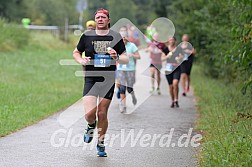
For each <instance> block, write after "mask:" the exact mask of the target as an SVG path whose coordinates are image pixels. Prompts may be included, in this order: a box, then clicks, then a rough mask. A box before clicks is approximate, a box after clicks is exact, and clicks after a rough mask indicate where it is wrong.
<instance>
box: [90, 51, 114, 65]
mask: <svg viewBox="0 0 252 167" xmlns="http://www.w3.org/2000/svg"><path fill="white" fill-rule="evenodd" d="M94 56H95V57H94V67H110V63H111V57H110V55H103V54H95V55H94Z"/></svg>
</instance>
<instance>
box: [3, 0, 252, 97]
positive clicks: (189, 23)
mask: <svg viewBox="0 0 252 167" xmlns="http://www.w3.org/2000/svg"><path fill="white" fill-rule="evenodd" d="M77 2H78V0H60V1H55V0H43V1H41V0H8V1H6V0H0V16H1V17H2V18H4V19H6V20H7V21H10V22H16V23H21V19H22V18H24V17H27V18H30V19H31V22H32V24H35V25H59V26H60V25H64V20H65V18H66V17H67V18H68V19H69V24H78V20H79V13H78V12H77V10H76V4H77ZM101 7H103V8H107V9H109V11H110V15H111V23H112V24H113V23H115V22H116V21H117V20H118V19H120V18H122V17H124V18H128V19H129V20H131V21H132V22H133V23H134V24H135V25H137V26H138V28H139V29H140V30H142V31H144V30H145V28H146V26H147V25H148V24H150V23H151V22H152V21H153V20H154V19H155V18H158V17H160V16H163V17H168V18H169V19H170V20H172V21H173V23H174V25H175V27H176V34H175V35H176V36H177V37H179V38H180V37H181V35H182V34H184V33H187V34H189V35H190V36H191V42H192V44H193V45H194V47H195V48H196V49H197V51H198V55H199V56H198V61H200V62H202V63H203V64H204V67H205V73H206V74H207V75H209V76H212V77H215V78H221V79H223V80H224V82H226V83H230V82H235V83H238V84H240V85H242V92H243V93H246V92H247V93H248V94H249V95H251V94H252V52H251V51H252V44H251V41H252V14H251V11H252V1H251V0H194V1H184V0H176V1H172V0H159V1H154V0H128V1H124V0H106V1H103V0H89V1H88V6H87V9H85V10H84V11H83V23H84V22H85V21H86V20H89V19H92V18H93V14H94V12H95V10H96V9H97V8H101Z"/></svg>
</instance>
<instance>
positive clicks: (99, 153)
mask: <svg viewBox="0 0 252 167" xmlns="http://www.w3.org/2000/svg"><path fill="white" fill-rule="evenodd" d="M96 148H97V157H107V153H106V152H105V146H104V144H103V143H100V144H97V146H96Z"/></svg>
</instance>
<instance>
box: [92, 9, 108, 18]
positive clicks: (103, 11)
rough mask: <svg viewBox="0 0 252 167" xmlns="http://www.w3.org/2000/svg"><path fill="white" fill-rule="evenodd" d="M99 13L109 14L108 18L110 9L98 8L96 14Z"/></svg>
mask: <svg viewBox="0 0 252 167" xmlns="http://www.w3.org/2000/svg"><path fill="white" fill-rule="evenodd" d="M97 13H103V14H105V15H107V16H108V18H109V12H108V10H106V9H98V10H97V11H96V12H95V15H96V14H97Z"/></svg>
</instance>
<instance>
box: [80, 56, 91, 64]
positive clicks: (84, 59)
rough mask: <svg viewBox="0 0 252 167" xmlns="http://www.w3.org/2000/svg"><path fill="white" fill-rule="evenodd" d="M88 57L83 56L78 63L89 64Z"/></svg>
mask: <svg viewBox="0 0 252 167" xmlns="http://www.w3.org/2000/svg"><path fill="white" fill-rule="evenodd" d="M90 58H91V57H83V58H82V60H81V62H80V64H81V65H84V66H85V65H89V64H90Z"/></svg>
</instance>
